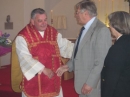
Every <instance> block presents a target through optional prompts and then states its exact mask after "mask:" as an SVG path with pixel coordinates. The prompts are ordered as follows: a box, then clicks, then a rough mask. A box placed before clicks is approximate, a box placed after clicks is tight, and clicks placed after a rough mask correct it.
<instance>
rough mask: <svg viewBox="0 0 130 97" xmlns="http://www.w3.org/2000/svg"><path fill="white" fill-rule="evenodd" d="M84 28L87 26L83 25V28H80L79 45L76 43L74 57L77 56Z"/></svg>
mask: <svg viewBox="0 0 130 97" xmlns="http://www.w3.org/2000/svg"><path fill="white" fill-rule="evenodd" d="M84 29H85V28H84V27H82V28H81V30H80V34H79V38H78V41H77V45H76V48H75V52H74V58H75V56H76V54H77V51H78V45H79V41H80V38H81V35H82V32H83V30H84Z"/></svg>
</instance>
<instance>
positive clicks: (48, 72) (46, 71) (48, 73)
mask: <svg viewBox="0 0 130 97" xmlns="http://www.w3.org/2000/svg"><path fill="white" fill-rule="evenodd" d="M68 69H69V67H68V65H63V66H61V67H59V68H58V69H57V70H56V72H53V71H52V70H51V69H49V68H44V69H43V73H44V74H45V75H46V76H48V78H50V79H51V78H52V77H53V76H54V74H55V73H56V74H57V76H62V74H63V73H64V72H66V71H68ZM40 74H41V72H40Z"/></svg>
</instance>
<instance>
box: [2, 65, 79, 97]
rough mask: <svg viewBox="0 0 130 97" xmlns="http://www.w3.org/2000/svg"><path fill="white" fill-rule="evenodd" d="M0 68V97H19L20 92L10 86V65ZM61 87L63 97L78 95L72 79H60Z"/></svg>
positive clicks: (75, 96) (76, 96)
mask: <svg viewBox="0 0 130 97" xmlns="http://www.w3.org/2000/svg"><path fill="white" fill-rule="evenodd" d="M4 67H5V68H3V69H0V97H21V93H16V92H13V90H12V88H11V76H10V74H11V65H6V66H4ZM61 85H62V89H63V96H64V97H78V94H77V93H76V92H75V90H74V79H70V80H62V83H61Z"/></svg>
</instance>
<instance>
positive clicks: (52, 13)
mask: <svg viewBox="0 0 130 97" xmlns="http://www.w3.org/2000/svg"><path fill="white" fill-rule="evenodd" d="M51 19H53V10H51Z"/></svg>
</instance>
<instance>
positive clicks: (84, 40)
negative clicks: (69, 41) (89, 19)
mask: <svg viewBox="0 0 130 97" xmlns="http://www.w3.org/2000/svg"><path fill="white" fill-rule="evenodd" d="M97 21H98V19H97V18H95V20H94V21H93V23H92V24H91V26H90V27H89V29H88V31H87V33H86V34H85V35H84V37H83V39H82V41H81V42H80V44H79V47H78V51H80V50H81V48H82V47H83V46H84V44H85V43H86V42H87V41H88V40H90V39H91V36H92V34H93V32H94V29H95V27H96V24H97ZM78 51H77V54H78Z"/></svg>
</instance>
